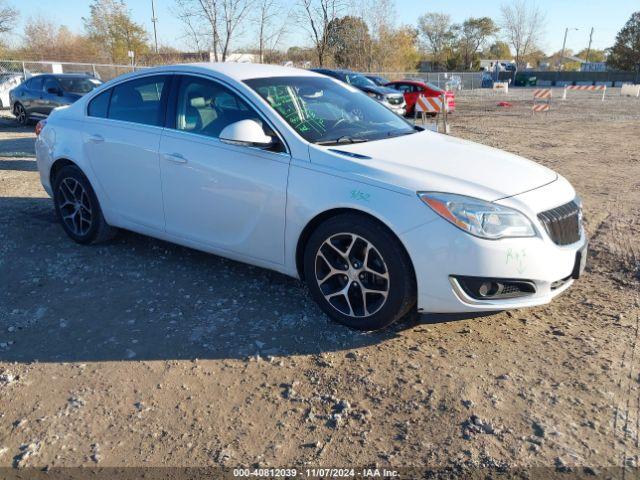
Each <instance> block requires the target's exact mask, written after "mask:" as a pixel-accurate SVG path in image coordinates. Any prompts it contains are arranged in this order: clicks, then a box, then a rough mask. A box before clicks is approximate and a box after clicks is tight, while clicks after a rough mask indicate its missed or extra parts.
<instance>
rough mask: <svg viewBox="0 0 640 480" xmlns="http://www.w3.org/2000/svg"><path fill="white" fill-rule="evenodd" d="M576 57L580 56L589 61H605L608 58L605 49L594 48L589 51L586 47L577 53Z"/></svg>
mask: <svg viewBox="0 0 640 480" xmlns="http://www.w3.org/2000/svg"><path fill="white" fill-rule="evenodd" d="M587 52H588V53H589V58H587ZM576 57H580V58H582V59H584V60H586V61H587V62H604V61H605V60H606V59H607V57H606V55H605V51H604V50H595V49H593V48H592V49H591V50H588V51H587V49H586V48H585V49H584V50H580V51H579V52H578V53H577V54H576Z"/></svg>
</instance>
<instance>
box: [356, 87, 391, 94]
mask: <svg viewBox="0 0 640 480" xmlns="http://www.w3.org/2000/svg"><path fill="white" fill-rule="evenodd" d="M358 88H359V89H360V90H362V91H363V92H367V93H376V94H378V95H402V92H400V91H398V90H395V89H393V88H389V87H377V86H376V87H358Z"/></svg>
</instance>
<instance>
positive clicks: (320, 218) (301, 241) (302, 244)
mask: <svg viewBox="0 0 640 480" xmlns="http://www.w3.org/2000/svg"><path fill="white" fill-rule="evenodd" d="M345 213H351V214H354V215H360V216H362V217H366V218H369V219H371V220H373V221H374V222H376V223H378V224H379V225H380V226H382V227H383V228H384V229H385V230H386V231H387V232H388V233H389V234H390V235H392V236H393V237H394V238H395V239H396V240H397V241H398V244H399V245H400V246H401V248H402V251H403V253H404V254H405V255H406V256H407V259H409V264H410V265H411V269H412V272H411V274H412V276H413V278H414V280H415V281H416V284H417V278H416V273H415V267H414V265H413V260H412V258H411V255H409V252H408V251H407V248H406V247H405V245H404V243H403V242H402V240H401V239H400V236H399V235H397V234H396V233H395V232H394V231H393V229H392V228H391V227H389V226H388V225H387V224H386V223H385V222H383V221H382V220H380V219H379V218H378V217H376V216H375V215H372V214H370V213H368V212H365V211H363V210H358V209H356V208H348V207H343V208H333V209H330V210H325V211H324V212H321V213H319V214H317V215H316V216H315V217H313V218H312V219H311V220H309V222H307V224H306V225H305V227H304V228H303V229H302V232H301V233H300V236H299V237H298V242H297V245H296V256H295V260H296V270H297V272H298V276H299V277H300V278H301V279H303V278H304V251H305V248H306V246H307V242H308V241H309V238H310V237H311V234H312V233H313V232H314V231H315V229H316V228H318V227H319V226H320V225H321V224H322V223H323V222H325V221H327V220H329V219H330V218H333V217H336V216H338V215H342V214H345Z"/></svg>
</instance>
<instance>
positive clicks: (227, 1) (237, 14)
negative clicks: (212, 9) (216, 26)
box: [220, 0, 253, 62]
mask: <svg viewBox="0 0 640 480" xmlns="http://www.w3.org/2000/svg"><path fill="white" fill-rule="evenodd" d="M220 3H221V4H222V25H223V26H222V29H221V36H220V47H221V59H222V61H223V62H224V61H225V60H226V59H227V55H228V54H229V53H230V52H229V48H230V47H231V40H232V39H233V37H234V36H235V35H237V34H240V33H241V32H240V30H239V28H240V26H241V25H242V21H243V20H244V19H245V17H246V16H247V15H248V13H249V11H250V8H251V6H252V4H253V2H252V1H251V0H221V1H220Z"/></svg>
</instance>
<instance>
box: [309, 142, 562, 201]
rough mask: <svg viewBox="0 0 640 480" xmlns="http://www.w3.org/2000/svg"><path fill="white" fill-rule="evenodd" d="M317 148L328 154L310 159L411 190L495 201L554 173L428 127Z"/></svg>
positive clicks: (547, 180) (550, 179)
mask: <svg viewBox="0 0 640 480" xmlns="http://www.w3.org/2000/svg"><path fill="white" fill-rule="evenodd" d="M323 149H324V150H325V152H326V153H327V154H329V155H322V156H320V152H318V155H317V156H316V155H315V154H314V153H313V151H312V154H311V160H312V161H322V162H325V163H328V164H330V165H328V166H331V167H332V168H335V169H339V170H344V171H349V172H352V173H355V174H356V175H359V176H361V177H362V176H364V177H368V178H370V179H371V180H373V181H375V182H381V183H384V184H386V185H389V186H392V187H397V188H401V189H408V190H410V191H412V192H418V191H437V192H448V193H457V194H460V195H467V196H470V197H475V198H480V199H482V200H487V201H495V200H499V199H502V198H506V197H511V196H513V195H517V194H519V193H523V192H526V191H529V190H533V189H535V188H538V187H541V186H543V185H546V184H548V183H551V182H553V181H555V180H556V179H557V178H558V175H557V174H556V173H555V172H554V171H552V170H550V169H548V168H546V167H543V166H542V165H539V164H537V163H535V162H532V161H531V160H527V159H525V158H523V157H520V156H518V155H514V154H511V153H508V152H505V151H502V150H498V149H495V148H491V147H487V146H485V145H481V144H478V143H474V142H470V141H467V140H462V139H459V138H455V137H451V136H448V135H442V134H438V133H434V132H430V131H423V132H419V133H414V134H411V135H405V136H401V137H394V138H390V139H385V140H377V141H372V142H366V143H356V144H347V145H338V146H332V147H323ZM353 154H355V155H356V156H353Z"/></svg>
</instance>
